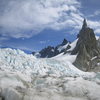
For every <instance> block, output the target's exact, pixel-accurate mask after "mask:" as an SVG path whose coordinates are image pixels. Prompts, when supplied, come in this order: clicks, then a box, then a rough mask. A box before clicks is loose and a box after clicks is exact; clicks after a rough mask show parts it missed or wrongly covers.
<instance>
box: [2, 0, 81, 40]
mask: <svg viewBox="0 0 100 100" xmlns="http://www.w3.org/2000/svg"><path fill="white" fill-rule="evenodd" d="M0 3H1V4H0V8H1V10H0V31H1V32H0V34H1V35H3V36H9V37H14V38H21V37H24V38H30V37H32V36H33V35H35V34H38V33H39V32H41V31H42V30H44V29H46V28H51V29H55V30H58V29H59V30H60V29H63V28H65V27H67V26H69V27H70V26H71V27H73V25H75V24H76V23H77V24H76V26H77V25H78V24H79V23H78V22H77V21H78V19H80V16H81V15H80V12H79V10H78V9H79V7H80V5H81V4H80V3H79V2H78V1H77V0H1V2H0ZM75 14H76V15H75ZM72 16H73V17H74V18H72V19H70V18H71V17H72ZM76 17H78V18H76ZM76 19H77V21H76ZM68 24H69V25H68Z"/></svg>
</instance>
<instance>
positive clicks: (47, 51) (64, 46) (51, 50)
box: [32, 39, 71, 58]
mask: <svg viewBox="0 0 100 100" xmlns="http://www.w3.org/2000/svg"><path fill="white" fill-rule="evenodd" d="M70 48H71V46H70V42H69V41H67V40H66V39H64V40H63V42H62V43H61V44H59V45H57V46H56V47H53V46H48V47H46V48H44V49H42V50H41V51H39V53H36V52H32V54H33V55H36V56H37V57H41V58H50V57H54V56H56V55H58V54H60V53H62V52H65V51H66V50H68V49H70Z"/></svg>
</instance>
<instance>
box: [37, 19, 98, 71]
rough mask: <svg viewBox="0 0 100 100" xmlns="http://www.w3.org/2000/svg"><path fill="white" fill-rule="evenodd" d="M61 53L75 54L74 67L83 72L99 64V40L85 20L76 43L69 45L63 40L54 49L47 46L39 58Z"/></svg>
mask: <svg viewBox="0 0 100 100" xmlns="http://www.w3.org/2000/svg"><path fill="white" fill-rule="evenodd" d="M73 44H74V45H73ZM61 53H63V54H71V55H76V54H77V58H76V60H75V62H74V65H75V66H76V67H78V68H79V69H81V70H84V71H89V70H91V69H93V68H95V66H97V64H98V63H100V39H99V40H97V39H96V37H95V33H94V30H93V29H91V28H89V27H88V25H87V22H86V19H84V21H83V25H82V29H81V30H80V31H79V34H78V35H77V40H76V42H72V43H70V42H68V41H67V40H66V39H64V41H63V42H62V43H61V44H60V45H58V46H56V47H51V46H48V47H47V48H45V49H42V50H41V51H40V52H39V55H40V57H41V58H45V57H46V58H51V57H54V56H57V55H59V54H61ZM93 58H95V59H93ZM91 59H93V61H91Z"/></svg>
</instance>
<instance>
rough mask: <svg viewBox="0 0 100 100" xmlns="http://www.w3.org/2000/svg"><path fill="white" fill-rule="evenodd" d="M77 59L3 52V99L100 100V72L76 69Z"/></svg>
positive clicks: (0, 77) (0, 59)
mask: <svg viewBox="0 0 100 100" xmlns="http://www.w3.org/2000/svg"><path fill="white" fill-rule="evenodd" d="M76 56H77V55H73V56H71V55H69V54H66V55H63V53H62V54H60V55H58V56H56V57H53V58H45V59H42V58H36V57H34V56H33V55H30V54H26V53H24V52H23V51H21V50H15V49H10V48H6V49H0V100H55V99H57V100H100V73H94V72H83V71H81V70H79V69H77V68H76V67H75V66H74V65H73V64H72V63H73V62H74V60H75V59H76Z"/></svg>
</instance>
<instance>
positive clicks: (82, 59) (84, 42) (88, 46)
mask: <svg viewBox="0 0 100 100" xmlns="http://www.w3.org/2000/svg"><path fill="white" fill-rule="evenodd" d="M71 54H72V55H74V54H78V55H77V58H76V61H75V62H74V64H75V66H77V67H78V68H80V69H82V70H85V71H89V70H90V69H91V68H93V67H95V65H96V64H97V62H96V61H95V64H94V65H93V66H92V59H93V58H99V55H100V52H99V49H98V46H97V41H96V38H95V34H94V31H93V29H91V28H89V27H88V26H87V23H86V20H85V19H84V21H83V26H82V29H81V30H80V32H79V34H78V42H77V44H76V47H75V48H74V50H73V51H72V53H71Z"/></svg>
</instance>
